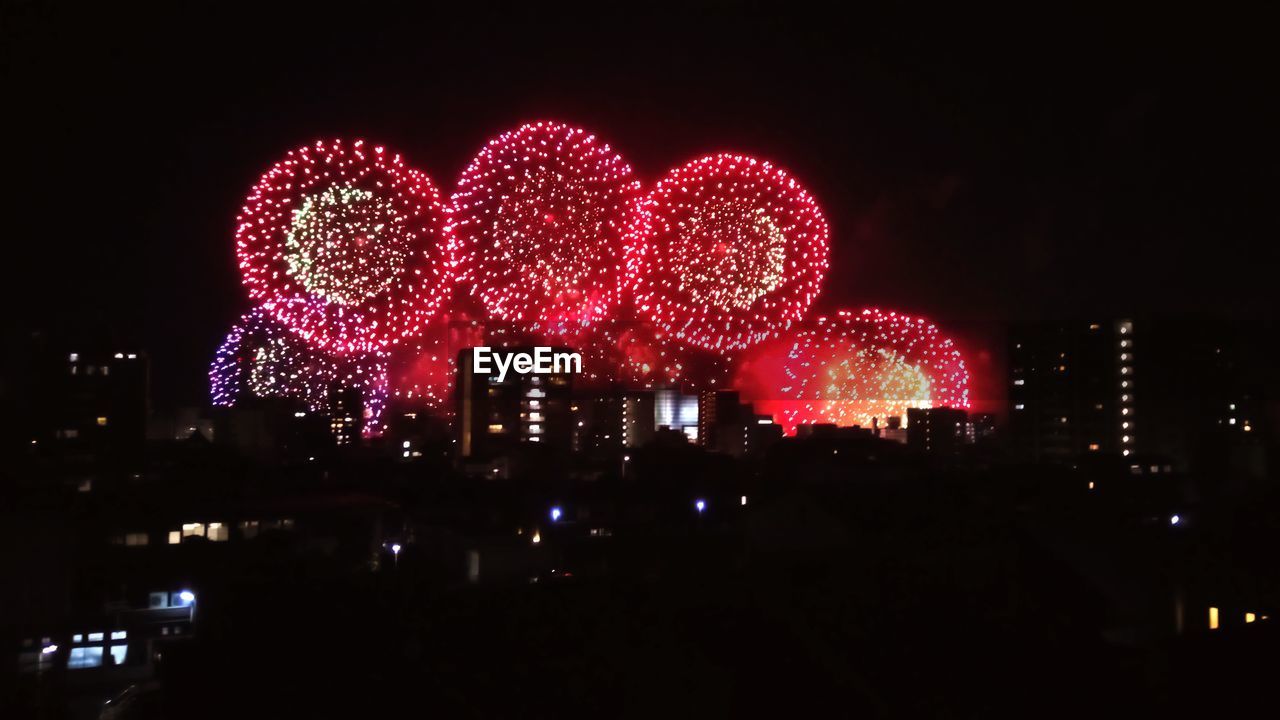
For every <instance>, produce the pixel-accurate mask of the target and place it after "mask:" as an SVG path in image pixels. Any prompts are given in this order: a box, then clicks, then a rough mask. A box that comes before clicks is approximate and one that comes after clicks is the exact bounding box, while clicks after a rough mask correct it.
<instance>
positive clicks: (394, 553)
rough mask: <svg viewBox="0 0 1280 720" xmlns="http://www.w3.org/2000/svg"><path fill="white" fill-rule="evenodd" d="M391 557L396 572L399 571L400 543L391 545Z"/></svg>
mask: <svg viewBox="0 0 1280 720" xmlns="http://www.w3.org/2000/svg"><path fill="white" fill-rule="evenodd" d="M391 557H392V563H394V565H395V568H396V569H397V570H399V569H400V543H391Z"/></svg>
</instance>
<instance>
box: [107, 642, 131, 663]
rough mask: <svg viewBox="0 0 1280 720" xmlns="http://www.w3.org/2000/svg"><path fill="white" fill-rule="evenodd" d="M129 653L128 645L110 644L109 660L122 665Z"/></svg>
mask: <svg viewBox="0 0 1280 720" xmlns="http://www.w3.org/2000/svg"><path fill="white" fill-rule="evenodd" d="M128 655H129V646H128V645H112V646H111V660H112V662H113V663H114V664H116V665H123V664H124V659H125V658H126V657H128Z"/></svg>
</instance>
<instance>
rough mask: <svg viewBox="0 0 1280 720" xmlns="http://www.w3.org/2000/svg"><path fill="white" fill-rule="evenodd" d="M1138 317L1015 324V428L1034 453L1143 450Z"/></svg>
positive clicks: (1062, 455) (1056, 456) (1065, 455)
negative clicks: (1139, 411) (1140, 438)
mask: <svg viewBox="0 0 1280 720" xmlns="http://www.w3.org/2000/svg"><path fill="white" fill-rule="evenodd" d="M1141 352H1142V347H1141V337H1140V335H1139V333H1138V331H1137V326H1136V325H1135V323H1134V322H1133V321H1132V320H1129V319H1121V320H1113V321H1092V322H1077V323H1061V324H1050V325H1036V326H1027V327H1019V328H1015V329H1014V330H1013V331H1012V332H1011V333H1010V338H1009V375H1010V387H1009V433H1010V438H1011V441H1012V443H1013V446H1014V447H1015V448H1016V449H1018V450H1021V451H1022V452H1024V453H1025V454H1027V455H1028V456H1030V457H1031V458H1034V459H1045V460H1066V459H1069V458H1073V457H1076V456H1078V455H1082V454H1084V453H1088V452H1102V453H1118V454H1121V455H1124V456H1129V455H1132V454H1133V453H1134V452H1136V451H1137V448H1138V438H1139V437H1140V436H1141V433H1142V427H1141V423H1142V420H1143V419H1142V418H1140V417H1139V415H1138V411H1137V400H1136V398H1137V397H1138V396H1139V393H1141V392H1143V391H1144V390H1143V388H1141V387H1139V383H1140V382H1141V379H1140V378H1139V377H1138V375H1139V373H1138V372H1137V367H1138V365H1137V360H1136V359H1137V357H1138V355H1139V354H1140V353H1141Z"/></svg>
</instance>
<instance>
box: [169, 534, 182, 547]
mask: <svg viewBox="0 0 1280 720" xmlns="http://www.w3.org/2000/svg"><path fill="white" fill-rule="evenodd" d="M180 542H182V531H181V530H170V531H169V544H170V545H177V544H178V543H180Z"/></svg>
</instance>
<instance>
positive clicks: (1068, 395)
mask: <svg viewBox="0 0 1280 720" xmlns="http://www.w3.org/2000/svg"><path fill="white" fill-rule="evenodd" d="M1241 337H1242V335H1240V334H1238V333H1236V332H1235V331H1234V329H1233V328H1231V327H1230V326H1228V325H1226V324H1224V323H1221V322H1217V321H1210V320H1204V319H1195V318H1138V319H1131V318H1121V319H1113V320H1102V319H1098V320H1093V321H1080V322H1063V323H1050V324H1040V325H1031V326H1023V327H1018V328H1014V329H1013V330H1012V331H1011V333H1010V338H1009V440H1010V444H1011V447H1012V449H1013V450H1014V451H1015V452H1018V453H1019V454H1021V455H1022V456H1024V457H1026V458H1027V459H1031V460H1044V461H1069V460H1073V459H1075V458H1078V457H1081V456H1085V455H1089V454H1094V453H1097V454H1104V455H1106V454H1110V455H1116V456H1120V457H1122V458H1129V459H1131V460H1133V461H1135V462H1138V460H1139V458H1141V459H1142V460H1141V462H1142V463H1147V464H1150V463H1152V462H1154V463H1157V464H1160V465H1161V466H1163V465H1164V464H1165V463H1172V465H1173V466H1174V467H1175V468H1176V469H1179V470H1187V469H1189V468H1190V467H1191V465H1193V464H1195V463H1196V462H1197V461H1198V462H1199V464H1200V465H1201V467H1203V468H1205V469H1209V468H1214V469H1220V467H1221V463H1224V462H1227V460H1226V456H1232V457H1234V458H1236V459H1237V460H1240V459H1243V458H1244V457H1246V456H1252V457H1254V460H1252V461H1250V462H1251V463H1252V464H1253V465H1254V471H1252V472H1255V473H1256V472H1260V471H1261V469H1260V467H1259V466H1258V463H1259V462H1260V460H1259V459H1258V457H1257V454H1258V453H1259V452H1261V444H1262V443H1261V442H1260V441H1259V440H1258V435H1259V434H1260V433H1259V432H1258V431H1259V423H1260V422H1261V420H1262V417H1261V415H1262V413H1261V411H1260V409H1259V408H1258V406H1257V398H1258V397H1259V393H1258V392H1257V391H1256V390H1255V389H1254V388H1255V387H1256V384H1257V383H1256V381H1255V380H1254V379H1253V374H1254V373H1253V369H1252V368H1251V367H1250V366H1249V364H1248V362H1247V361H1246V360H1247V353H1245V352H1244V349H1243V348H1244V343H1243V342H1242V341H1241ZM1254 451H1256V452H1254Z"/></svg>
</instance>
